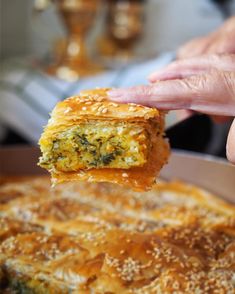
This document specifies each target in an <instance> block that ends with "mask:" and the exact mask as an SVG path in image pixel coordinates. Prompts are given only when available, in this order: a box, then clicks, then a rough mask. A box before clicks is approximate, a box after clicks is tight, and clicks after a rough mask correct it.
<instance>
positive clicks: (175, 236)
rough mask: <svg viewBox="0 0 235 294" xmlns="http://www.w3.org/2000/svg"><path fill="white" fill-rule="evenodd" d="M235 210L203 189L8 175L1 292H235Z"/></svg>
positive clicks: (0, 195) (1, 190)
mask: <svg viewBox="0 0 235 294" xmlns="http://www.w3.org/2000/svg"><path fill="white" fill-rule="evenodd" d="M234 272H235V206H233V205H231V204H228V203H225V202H224V201H222V200H220V199H219V198H217V197H215V196H213V195H210V194H208V193H206V192H204V191H201V190H200V189H198V188H196V187H192V186H189V185H186V184H183V183H178V182H172V183H164V182H161V181H158V184H157V185H154V186H153V188H152V190H151V191H148V192H135V191H132V190H130V189H127V188H124V187H121V186H117V185H113V184H110V183H88V182H76V183H64V184H61V185H57V186H56V187H55V188H54V189H50V181H49V179H48V178H47V177H36V178H28V179H27V178H26V179H20V178H19V179H17V178H16V179H13V178H11V179H9V178H6V179H1V177H0V293H1V294H7V293H8V294H10V293H11V294H13V293H14V294H91V293H94V294H234V293H235V282H234V281H235V280H234Z"/></svg>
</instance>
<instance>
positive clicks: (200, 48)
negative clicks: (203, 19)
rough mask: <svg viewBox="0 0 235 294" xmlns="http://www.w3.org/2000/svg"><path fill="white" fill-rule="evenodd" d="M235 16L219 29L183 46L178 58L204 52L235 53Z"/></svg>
mask: <svg viewBox="0 0 235 294" xmlns="http://www.w3.org/2000/svg"><path fill="white" fill-rule="evenodd" d="M234 40H235V16H233V17H231V18H229V19H228V20H227V21H226V22H225V23H224V24H223V25H222V26H221V27H220V28H219V29H218V30H216V31H215V32H213V33H211V34H209V35H207V36H205V37H200V38H196V39H193V40H191V41H189V42H188V43H186V44H184V45H183V46H181V47H180V48H179V50H178V52H177V57H178V59H183V58H191V57H194V56H198V55H202V54H215V53H219V54H221V53H230V54H233V53H235V41H234Z"/></svg>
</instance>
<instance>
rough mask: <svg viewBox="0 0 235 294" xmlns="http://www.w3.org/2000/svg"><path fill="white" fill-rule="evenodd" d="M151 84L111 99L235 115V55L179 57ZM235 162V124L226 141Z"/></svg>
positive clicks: (156, 74) (112, 95)
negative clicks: (179, 58)
mask: <svg viewBox="0 0 235 294" xmlns="http://www.w3.org/2000/svg"><path fill="white" fill-rule="evenodd" d="M149 80H150V82H151V83H152V84H151V85H148V86H138V87H132V88H129V89H119V90H117V89H116V90H115V89H114V90H112V91H110V92H109V96H110V99H111V100H115V101H120V102H134V103H138V104H143V105H147V106H151V107H157V108H159V109H165V110H174V109H187V110H191V111H199V112H202V113H206V114H209V115H217V116H223V117H235V55H213V56H206V55H205V56H200V57H197V58H191V59H185V60H178V61H176V62H173V63H172V64H170V65H169V66H167V67H166V68H164V69H162V70H160V71H157V72H154V73H153V74H151V76H150V77H149ZM227 154H228V158H229V160H231V162H233V163H235V123H233V125H232V126H231V130H230V134H229V137H228V142H227Z"/></svg>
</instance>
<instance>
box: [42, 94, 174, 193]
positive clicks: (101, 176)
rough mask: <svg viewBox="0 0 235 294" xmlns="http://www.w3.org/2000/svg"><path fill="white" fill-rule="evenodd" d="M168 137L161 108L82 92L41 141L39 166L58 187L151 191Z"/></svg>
mask: <svg viewBox="0 0 235 294" xmlns="http://www.w3.org/2000/svg"><path fill="white" fill-rule="evenodd" d="M163 135H164V114H163V113H160V112H159V111H158V110H157V109H152V108H148V107H144V106H140V105H135V104H118V103H113V102H111V101H109V100H107V89H99V90H98V89H97V90H92V91H83V92H81V94H80V95H79V96H74V97H71V98H68V99H66V100H65V101H63V102H60V103H58V104H57V105H56V107H55V109H54V110H53V112H52V115H51V119H50V120H49V122H48V125H47V127H46V128H45V131H44V133H43V134H42V136H41V139H40V142H39V143H40V146H41V151H42V154H43V155H42V157H41V158H40V162H39V164H40V166H41V167H43V168H46V169H48V170H49V171H50V172H51V175H52V180H53V182H54V183H57V182H64V181H76V180H88V181H96V182H99V181H102V182H103V181H104V182H105V181H106V182H114V183H118V184H122V185H126V186H131V187H132V188H134V189H137V190H147V189H149V188H151V186H152V184H153V183H154V181H155V178H156V176H157V174H158V172H159V171H160V169H161V167H162V166H163V164H164V163H165V162H166V160H167V157H168V153H169V146H168V143H167V142H166V141H165V139H164V138H163ZM143 173H144V177H143Z"/></svg>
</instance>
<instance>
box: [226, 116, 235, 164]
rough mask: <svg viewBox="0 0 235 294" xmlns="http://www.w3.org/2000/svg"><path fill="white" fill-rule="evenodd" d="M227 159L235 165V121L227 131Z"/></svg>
mask: <svg viewBox="0 0 235 294" xmlns="http://www.w3.org/2000/svg"><path fill="white" fill-rule="evenodd" d="M227 157H228V160H230V161H231V162H232V163H234V164H235V120H234V121H233V123H232V126H231V128H230V131H229V135H228V141H227Z"/></svg>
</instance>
